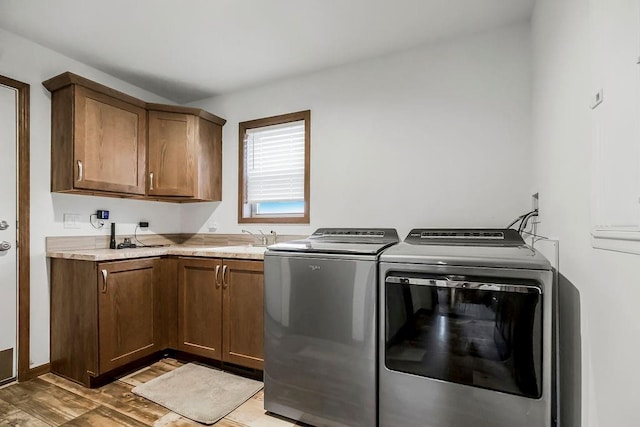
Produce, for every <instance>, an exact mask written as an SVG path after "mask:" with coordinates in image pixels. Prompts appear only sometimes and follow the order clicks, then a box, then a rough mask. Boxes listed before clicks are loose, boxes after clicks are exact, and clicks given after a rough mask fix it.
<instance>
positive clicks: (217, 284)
mask: <svg viewBox="0 0 640 427" xmlns="http://www.w3.org/2000/svg"><path fill="white" fill-rule="evenodd" d="M219 273H220V266H219V265H216V288H219V287H220V281H219V280H218V274H219Z"/></svg>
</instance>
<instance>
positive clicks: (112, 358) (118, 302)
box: [98, 259, 160, 372]
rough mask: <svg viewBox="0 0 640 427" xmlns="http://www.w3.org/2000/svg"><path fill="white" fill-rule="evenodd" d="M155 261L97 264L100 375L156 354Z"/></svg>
mask: <svg viewBox="0 0 640 427" xmlns="http://www.w3.org/2000/svg"><path fill="white" fill-rule="evenodd" d="M155 263H156V260H152V259H145V260H140V261H124V262H108V263H100V264H98V276H99V278H98V282H99V291H98V342H99V349H100V353H99V360H100V364H99V366H100V368H99V369H100V372H107V371H110V370H112V369H115V368H118V367H120V366H122V365H124V364H126V363H129V362H133V361H134V360H136V359H139V358H141V357H144V356H148V355H150V354H152V353H154V352H155V351H156V350H160V349H159V348H158V346H157V340H156V338H157V337H156V336H155V335H154V333H155V328H154V316H155V313H154V301H155V300H156V298H157V297H156V295H155V289H154V288H155V282H156V278H155V277H154V276H155V275H154V266H155Z"/></svg>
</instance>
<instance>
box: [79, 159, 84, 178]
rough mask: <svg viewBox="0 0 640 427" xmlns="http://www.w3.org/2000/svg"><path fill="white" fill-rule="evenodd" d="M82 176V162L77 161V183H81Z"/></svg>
mask: <svg viewBox="0 0 640 427" xmlns="http://www.w3.org/2000/svg"><path fill="white" fill-rule="evenodd" d="M82 175H84V174H83V170H82V160H78V182H80V181H82Z"/></svg>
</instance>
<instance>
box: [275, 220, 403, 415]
mask: <svg viewBox="0 0 640 427" xmlns="http://www.w3.org/2000/svg"><path fill="white" fill-rule="evenodd" d="M398 241H399V239H398V234H397V232H396V231H395V230H393V229H361V228H357V229H344V228H339V229H333V228H332V229H325V228H321V229H319V230H317V231H316V232H315V233H313V235H311V236H310V237H309V238H307V239H305V240H299V241H293V242H287V243H280V244H277V245H272V246H269V248H268V250H267V252H266V253H265V257H264V275H265V307H264V325H265V348H264V359H265V362H264V406H265V409H266V410H267V411H269V412H273V413H275V414H279V415H283V416H285V417H288V418H291V419H294V420H296V421H302V422H305V423H308V424H312V425H315V426H340V427H343V426H363V427H364V426H367V427H375V426H376V423H377V421H376V409H377V405H376V400H377V388H376V370H377V364H376V345H377V342H376V337H377V334H376V318H377V317H376V314H377V296H376V290H377V283H378V280H377V277H378V276H377V262H378V255H379V253H380V252H381V251H382V250H383V249H385V248H387V247H389V246H390V245H393V244H395V243H397V242H398Z"/></svg>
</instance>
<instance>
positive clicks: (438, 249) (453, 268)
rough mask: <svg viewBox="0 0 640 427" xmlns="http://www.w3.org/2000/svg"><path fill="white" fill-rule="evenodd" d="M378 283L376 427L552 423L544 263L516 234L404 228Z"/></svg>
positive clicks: (550, 321) (383, 261)
mask: <svg viewBox="0 0 640 427" xmlns="http://www.w3.org/2000/svg"><path fill="white" fill-rule="evenodd" d="M379 282H380V316H379V330H380V334H379V421H380V427H396V426H403V427H411V426H415V427H452V426H455V427H467V426H468V427H513V426H518V427H534V426H535V427H543V426H544V427H548V426H553V425H555V423H556V405H555V387H554V385H555V377H556V375H555V369H554V365H555V363H554V360H555V358H554V351H555V350H554V349H555V334H554V317H555V316H553V307H554V294H555V289H554V285H553V280H552V272H551V266H550V264H549V262H548V261H547V260H546V259H545V258H544V257H543V256H542V255H541V254H539V253H538V252H537V251H536V250H534V249H533V248H531V247H530V246H527V245H525V243H524V241H523V240H522V238H521V237H520V235H519V234H518V233H517V232H516V231H515V230H509V229H507V230H502V229H482V230H479V229H466V230H465V229H462V230H461V229H415V230H412V231H411V232H410V233H409V235H408V236H407V238H406V239H405V241H404V242H402V243H400V244H398V245H396V246H393V247H391V248H389V249H387V250H386V251H385V252H384V253H383V254H382V255H381V257H380V279H379Z"/></svg>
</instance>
